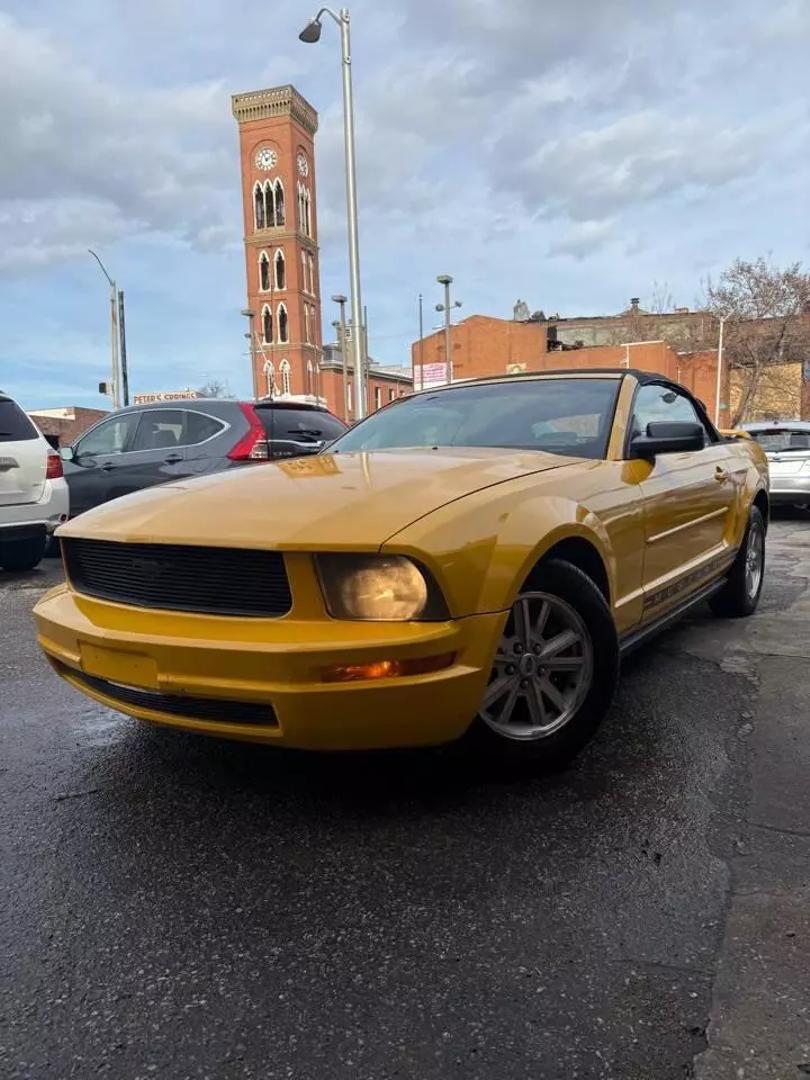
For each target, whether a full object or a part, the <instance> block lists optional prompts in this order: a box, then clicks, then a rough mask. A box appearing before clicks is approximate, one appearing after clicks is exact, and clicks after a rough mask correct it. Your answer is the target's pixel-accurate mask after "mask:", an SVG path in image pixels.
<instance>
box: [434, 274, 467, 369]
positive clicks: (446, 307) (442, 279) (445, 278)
mask: <svg viewBox="0 0 810 1080" xmlns="http://www.w3.org/2000/svg"><path fill="white" fill-rule="evenodd" d="M436 280H437V281H438V283H439V284H440V285H444V303H443V304H437V305H436V310H437V311H443V312H444V381H445V383H447V384H448V385H449V384H450V383H451V382H452V381H453V363H452V360H451V356H450V312H451V311H452V309H453V308H454V307H461V301H460V300H454V301H453V303H452V304H451V303H450V286H451V285H452V284H453V279H452V277H451V276H450V275H449V274H439V276H438V277H437V278H436Z"/></svg>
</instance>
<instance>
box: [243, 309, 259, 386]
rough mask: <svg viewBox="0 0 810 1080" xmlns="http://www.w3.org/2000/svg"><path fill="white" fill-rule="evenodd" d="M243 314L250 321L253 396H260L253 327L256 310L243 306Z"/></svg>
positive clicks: (248, 336) (249, 337)
mask: <svg viewBox="0 0 810 1080" xmlns="http://www.w3.org/2000/svg"><path fill="white" fill-rule="evenodd" d="M241 314H242V315H244V316H245V318H246V319H247V321H248V332H247V333H246V334H245V337H246V338H248V339H249V340H250V370H251V372H252V373H253V397H254V398H257V399H258V397H259V377H258V374H257V372H256V335H255V333H254V329H253V321H254V319H255V318H256V312H255V311H252V310H251V309H250V308H242V312H241Z"/></svg>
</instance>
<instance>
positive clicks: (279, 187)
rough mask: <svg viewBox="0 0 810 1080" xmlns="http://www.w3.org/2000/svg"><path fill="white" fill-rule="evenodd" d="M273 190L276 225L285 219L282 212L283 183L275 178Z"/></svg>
mask: <svg viewBox="0 0 810 1080" xmlns="http://www.w3.org/2000/svg"><path fill="white" fill-rule="evenodd" d="M273 191H274V194H275V203H276V216H275V222H276V225H283V224H284V222H285V220H286V218H285V214H284V185H283V184H282V182H281V181H280V180H276V183H275V185H274V188H273Z"/></svg>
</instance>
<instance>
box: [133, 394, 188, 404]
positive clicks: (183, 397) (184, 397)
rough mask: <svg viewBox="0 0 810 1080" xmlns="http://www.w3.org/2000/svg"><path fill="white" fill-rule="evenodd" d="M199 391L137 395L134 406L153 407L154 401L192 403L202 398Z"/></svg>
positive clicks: (134, 398)
mask: <svg viewBox="0 0 810 1080" xmlns="http://www.w3.org/2000/svg"><path fill="white" fill-rule="evenodd" d="M200 396H201V395H200V393H199V391H198V390H161V391H158V392H157V393H155V394H135V395H134V396H133V398H132V403H133V405H151V404H152V402H154V401H192V400H194V399H196V398H198V397H200Z"/></svg>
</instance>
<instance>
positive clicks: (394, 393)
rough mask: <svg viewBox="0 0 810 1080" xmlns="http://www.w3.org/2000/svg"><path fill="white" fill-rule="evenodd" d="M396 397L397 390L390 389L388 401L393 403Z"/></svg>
mask: <svg viewBox="0 0 810 1080" xmlns="http://www.w3.org/2000/svg"><path fill="white" fill-rule="evenodd" d="M396 396H397V392H396V390H394V389H393V388H392V389H389V391H388V400H389V401H393V400H394V398H395V397H396Z"/></svg>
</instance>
